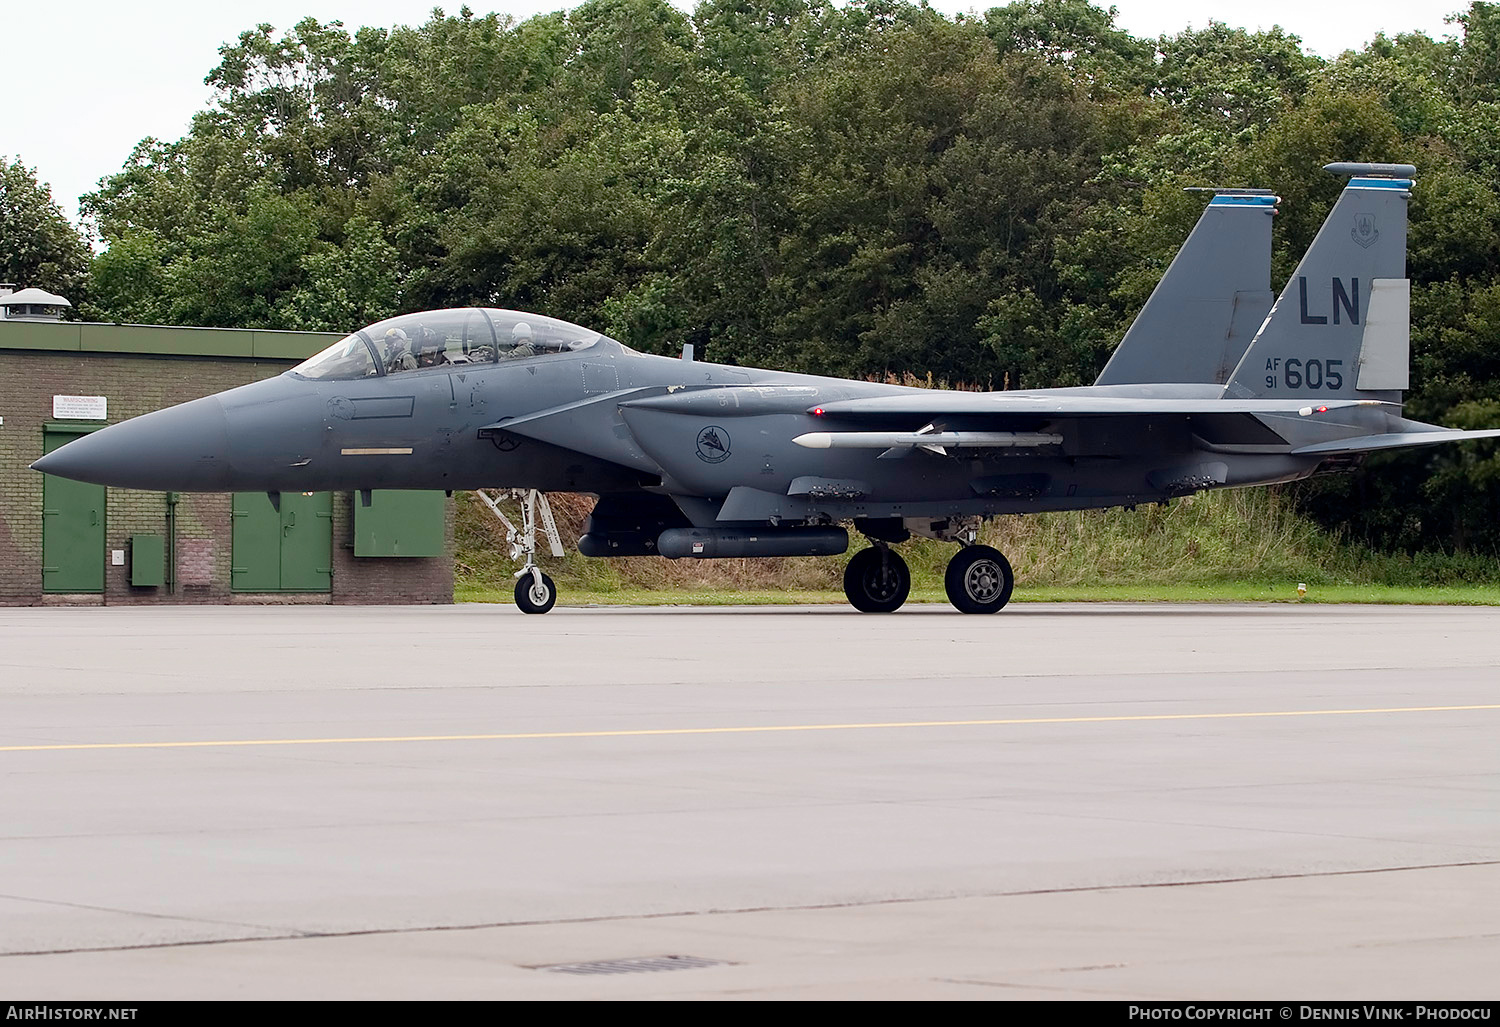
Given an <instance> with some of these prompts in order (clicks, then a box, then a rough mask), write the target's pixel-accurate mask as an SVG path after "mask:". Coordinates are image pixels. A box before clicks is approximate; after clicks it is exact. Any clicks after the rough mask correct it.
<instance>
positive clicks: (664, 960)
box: [532, 956, 733, 974]
mask: <svg viewBox="0 0 1500 1027" xmlns="http://www.w3.org/2000/svg"><path fill="white" fill-rule="evenodd" d="M732 965H733V964H732V963H729V962H727V961H726V960H723V959H704V958H703V957H702V956H635V957H632V958H630V959H596V960H594V961H593V962H590V963H553V964H551V965H550V966H534V967H532V969H533V970H545V971H547V972H548V973H554V974H651V973H659V972H661V971H662V970H696V969H698V968H699V967H703V966H732Z"/></svg>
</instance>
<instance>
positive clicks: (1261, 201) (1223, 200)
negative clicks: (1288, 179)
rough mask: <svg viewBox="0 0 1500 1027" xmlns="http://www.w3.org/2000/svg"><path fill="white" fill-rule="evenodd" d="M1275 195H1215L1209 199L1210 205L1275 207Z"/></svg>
mask: <svg viewBox="0 0 1500 1027" xmlns="http://www.w3.org/2000/svg"><path fill="white" fill-rule="evenodd" d="M1277 199H1278V197H1275V196H1215V197H1214V198H1213V199H1212V200H1209V201H1208V205H1209V206H1210V207H1274V206H1276V201H1277Z"/></svg>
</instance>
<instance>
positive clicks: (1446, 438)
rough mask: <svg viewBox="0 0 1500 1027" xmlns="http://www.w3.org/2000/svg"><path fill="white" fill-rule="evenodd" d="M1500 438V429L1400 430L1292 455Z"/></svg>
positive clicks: (1322, 444) (1304, 449)
mask: <svg viewBox="0 0 1500 1027" xmlns="http://www.w3.org/2000/svg"><path fill="white" fill-rule="evenodd" d="M1494 438H1500V428H1486V429H1483V430H1480V431H1458V430H1457V429H1448V428H1441V429H1436V430H1434V431H1401V432H1389V433H1386V434H1382V435H1364V436H1361V437H1358V438H1352V439H1335V440H1334V441H1332V442H1319V443H1317V444H1315V445H1312V446H1302V447H1301V448H1300V449H1294V450H1292V452H1291V455H1292V456H1316V455H1317V454H1319V453H1366V452H1371V451H1373V450H1377V449H1405V448H1406V447H1408V446H1436V445H1439V444H1441V443H1444V442H1462V441H1463V440H1464V439H1494Z"/></svg>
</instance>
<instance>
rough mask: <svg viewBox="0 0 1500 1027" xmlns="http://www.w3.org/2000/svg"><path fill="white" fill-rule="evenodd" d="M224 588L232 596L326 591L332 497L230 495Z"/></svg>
mask: <svg viewBox="0 0 1500 1027" xmlns="http://www.w3.org/2000/svg"><path fill="white" fill-rule="evenodd" d="M233 513H234V538H233V546H234V557H233V564H232V566H231V575H232V578H231V583H230V587H231V588H233V589H234V591H236V592H327V591H330V590H331V589H332V587H333V494H332V493H329V492H317V493H314V494H313V495H311V496H304V495H302V494H301V493H300V492H283V493H282V494H281V510H280V511H279V512H278V511H277V510H276V508H275V507H273V506H272V505H271V497H270V496H268V495H266V494H265V493H264V492H236V493H235V494H234V502H233Z"/></svg>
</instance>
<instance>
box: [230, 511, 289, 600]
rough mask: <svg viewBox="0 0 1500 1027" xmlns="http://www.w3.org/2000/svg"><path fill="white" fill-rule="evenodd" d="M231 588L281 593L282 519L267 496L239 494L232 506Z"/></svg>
mask: <svg viewBox="0 0 1500 1027" xmlns="http://www.w3.org/2000/svg"><path fill="white" fill-rule="evenodd" d="M232 510H233V521H234V529H233V531H232V533H231V538H230V545H231V547H232V548H231V554H232V555H231V562H230V568H229V587H230V588H232V589H233V590H234V591H236V592H279V591H281V515H280V514H279V513H277V512H276V508H275V507H273V506H272V505H271V497H270V496H268V495H266V494H265V493H264V492H236V493H235V494H234V501H233V504H232Z"/></svg>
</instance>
